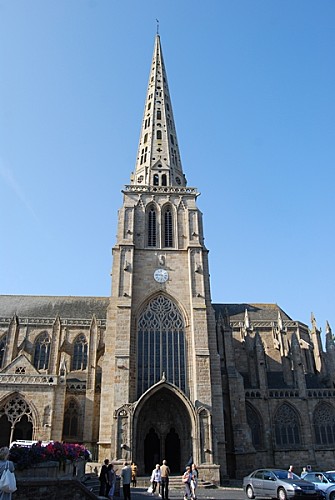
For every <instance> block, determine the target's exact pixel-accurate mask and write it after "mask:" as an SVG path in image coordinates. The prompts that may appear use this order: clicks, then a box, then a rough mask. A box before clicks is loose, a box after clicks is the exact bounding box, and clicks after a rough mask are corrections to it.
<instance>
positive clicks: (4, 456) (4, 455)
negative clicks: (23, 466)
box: [0, 446, 14, 500]
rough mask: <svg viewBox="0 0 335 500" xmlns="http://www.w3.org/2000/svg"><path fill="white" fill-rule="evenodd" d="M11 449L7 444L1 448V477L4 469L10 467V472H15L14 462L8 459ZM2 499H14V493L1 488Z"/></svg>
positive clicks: (0, 499)
mask: <svg viewBox="0 0 335 500" xmlns="http://www.w3.org/2000/svg"><path fill="white" fill-rule="evenodd" d="M8 455H9V449H8V448H7V446H4V447H3V448H0V477H1V476H2V473H3V471H4V470H5V469H6V468H8V469H9V470H10V472H14V464H13V462H11V461H10V460H8ZM0 500H12V494H11V493H7V492H5V491H1V490H0Z"/></svg>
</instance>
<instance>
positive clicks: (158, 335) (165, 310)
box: [137, 295, 186, 397]
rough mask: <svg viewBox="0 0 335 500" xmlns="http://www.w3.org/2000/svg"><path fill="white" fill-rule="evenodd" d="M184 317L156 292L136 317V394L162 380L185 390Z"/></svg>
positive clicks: (173, 305) (169, 301)
mask: <svg viewBox="0 0 335 500" xmlns="http://www.w3.org/2000/svg"><path fill="white" fill-rule="evenodd" d="M184 330H185V327H184V320H183V318H182V315H181V313H180V311H179V309H178V308H177V307H176V305H175V304H174V303H173V302H171V300H169V299H168V298H167V297H164V296H163V295H159V296H158V297H156V298H155V299H153V300H152V301H151V302H150V303H149V304H148V305H147V307H146V308H145V310H144V311H143V312H142V314H141V315H140V317H139V320H138V329H137V333H138V342H137V365H138V370H137V373H138V375H137V396H138V397H140V396H141V394H143V393H144V392H145V391H146V390H147V389H148V388H149V387H151V386H152V385H153V384H155V383H156V382H158V381H159V380H161V378H162V376H163V374H164V375H165V378H166V380H167V381H169V382H171V383H172V384H175V385H176V386H177V387H179V388H180V389H181V390H182V391H184V392H185V391H186V370H185V336H184Z"/></svg>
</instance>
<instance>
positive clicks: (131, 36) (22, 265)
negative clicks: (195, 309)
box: [0, 0, 335, 331]
mask: <svg viewBox="0 0 335 500" xmlns="http://www.w3.org/2000/svg"><path fill="white" fill-rule="evenodd" d="M156 18H158V19H159V21H160V35H161V41H162V47H163V54H164V59H165V64H166V68H167V74H168V80H169V86H170V92H171V98H172V103H173V109H174V116H175V121H176V126H177V133H178V138H179V146H180V150H181V156H182V162H183V168H184V172H185V173H186V176H187V179H188V184H189V186H195V187H198V189H199V190H200V192H201V193H202V194H201V196H200V197H199V199H198V204H199V207H200V209H201V210H202V211H203V213H204V229H205V237H206V245H207V247H208V248H209V250H210V253H209V258H210V271H211V286H212V298H213V301H214V302H258V303H262V302H266V303H278V304H279V305H280V306H281V307H282V308H283V309H284V310H285V311H286V312H287V313H288V314H289V315H290V316H291V317H292V318H293V319H298V320H300V321H303V322H305V323H307V324H309V322H310V314H311V312H312V311H313V312H314V314H315V316H316V319H317V323H318V325H319V326H322V328H323V331H324V329H325V328H324V326H325V321H326V320H328V321H329V322H330V324H331V325H332V327H333V330H334V331H335V309H334V282H335V271H334V240H335V233H334V201H333V200H334V180H335V173H334V171H335V122H334V116H335V97H334V95H335V93H334V89H335V69H334V67H335V66H334V53H335V30H334V25H335V2H334V1H333V0H329V1H328V0H207V1H206V2H200V1H197V0H192V1H191V0H169V1H168V2H157V1H151V0H141V1H140V0H132V1H131V0H122V1H121V0H119V1H116V0H115V1H113V0H0V214H1V215H0V216H1V242H2V244H1V246H0V293H1V294H28V295H88V296H108V295H109V293H110V270H111V264H112V261H111V249H112V246H113V245H114V243H115V235H116V222H117V210H118V208H120V206H121V204H122V193H121V189H122V187H123V185H124V184H127V183H128V182H129V178H130V173H131V171H132V170H133V168H134V164H135V159H136V152H137V143H138V139H139V132H140V125H141V119H142V112H143V106H144V99H145V93H146V85H147V79H148V76H149V68H150V62H151V56H152V51H153V44H154V37H155V33H156Z"/></svg>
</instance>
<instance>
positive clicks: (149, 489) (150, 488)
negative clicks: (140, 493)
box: [147, 484, 153, 493]
mask: <svg viewBox="0 0 335 500" xmlns="http://www.w3.org/2000/svg"><path fill="white" fill-rule="evenodd" d="M152 490H153V488H152V484H151V485H150V486H149V488H148V489H147V492H148V493H152Z"/></svg>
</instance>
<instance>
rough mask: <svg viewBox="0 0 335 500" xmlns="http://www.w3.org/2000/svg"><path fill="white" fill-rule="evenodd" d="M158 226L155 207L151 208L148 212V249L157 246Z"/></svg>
mask: <svg viewBox="0 0 335 500" xmlns="http://www.w3.org/2000/svg"><path fill="white" fill-rule="evenodd" d="M156 224H157V217H156V210H155V208H154V207H153V206H151V207H150V208H149V211H148V247H155V246H156V231H157V227H156Z"/></svg>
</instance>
